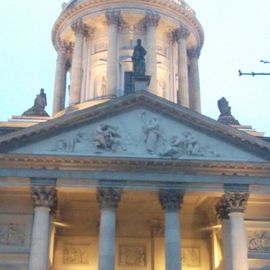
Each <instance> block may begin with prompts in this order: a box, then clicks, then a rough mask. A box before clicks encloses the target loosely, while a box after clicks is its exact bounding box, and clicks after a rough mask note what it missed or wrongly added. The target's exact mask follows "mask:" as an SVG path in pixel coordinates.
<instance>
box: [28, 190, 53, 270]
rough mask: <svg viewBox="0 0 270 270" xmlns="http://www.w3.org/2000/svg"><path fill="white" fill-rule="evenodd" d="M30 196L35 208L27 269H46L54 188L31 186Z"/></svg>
mask: <svg viewBox="0 0 270 270" xmlns="http://www.w3.org/2000/svg"><path fill="white" fill-rule="evenodd" d="M32 198H33V200H34V203H35V208H34V222H33V227H32V239H31V248H30V258H29V270H37V269H38V270H48V262H49V246H50V229H51V217H50V211H51V209H52V208H53V207H55V205H56V191H55V188H53V187H44V186H42V187H34V188H32Z"/></svg>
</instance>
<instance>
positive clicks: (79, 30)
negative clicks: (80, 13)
mask: <svg viewBox="0 0 270 270" xmlns="http://www.w3.org/2000/svg"><path fill="white" fill-rule="evenodd" d="M72 29H73V31H74V32H75V45H74V50H73V55H72V64H71V82H70V96H69V105H70V106H72V105H74V104H77V103H79V102H80V99H81V85H82V75H83V67H82V63H83V58H82V57H83V40H84V37H85V36H86V35H88V32H89V28H88V27H87V26H86V25H85V24H84V23H83V22H82V20H81V19H79V20H77V21H75V23H73V24H72Z"/></svg>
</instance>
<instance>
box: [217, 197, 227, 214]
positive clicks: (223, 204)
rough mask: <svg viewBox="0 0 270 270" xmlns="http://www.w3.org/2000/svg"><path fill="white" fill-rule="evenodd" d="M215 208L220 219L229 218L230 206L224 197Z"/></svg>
mask: <svg viewBox="0 0 270 270" xmlns="http://www.w3.org/2000/svg"><path fill="white" fill-rule="evenodd" d="M215 208H216V215H217V217H218V218H219V219H228V218H229V211H228V204H227V201H226V200H225V199H224V197H223V198H221V199H220V200H219V201H218V203H217V204H216V207H215Z"/></svg>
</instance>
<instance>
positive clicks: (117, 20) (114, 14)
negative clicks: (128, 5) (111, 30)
mask: <svg viewBox="0 0 270 270" xmlns="http://www.w3.org/2000/svg"><path fill="white" fill-rule="evenodd" d="M105 16H106V20H107V24H108V25H111V24H114V25H116V26H119V25H120V24H121V22H122V20H121V14H120V11H115V10H111V11H107V12H106V14H105Z"/></svg>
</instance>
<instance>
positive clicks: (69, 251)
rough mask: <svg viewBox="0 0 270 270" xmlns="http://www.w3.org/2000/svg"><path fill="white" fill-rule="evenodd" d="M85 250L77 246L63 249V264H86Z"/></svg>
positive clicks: (87, 261) (87, 260) (86, 255)
mask: <svg viewBox="0 0 270 270" xmlns="http://www.w3.org/2000/svg"><path fill="white" fill-rule="evenodd" d="M88 263H89V259H88V254H87V249H86V248H83V247H77V246H66V247H64V264H88Z"/></svg>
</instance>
